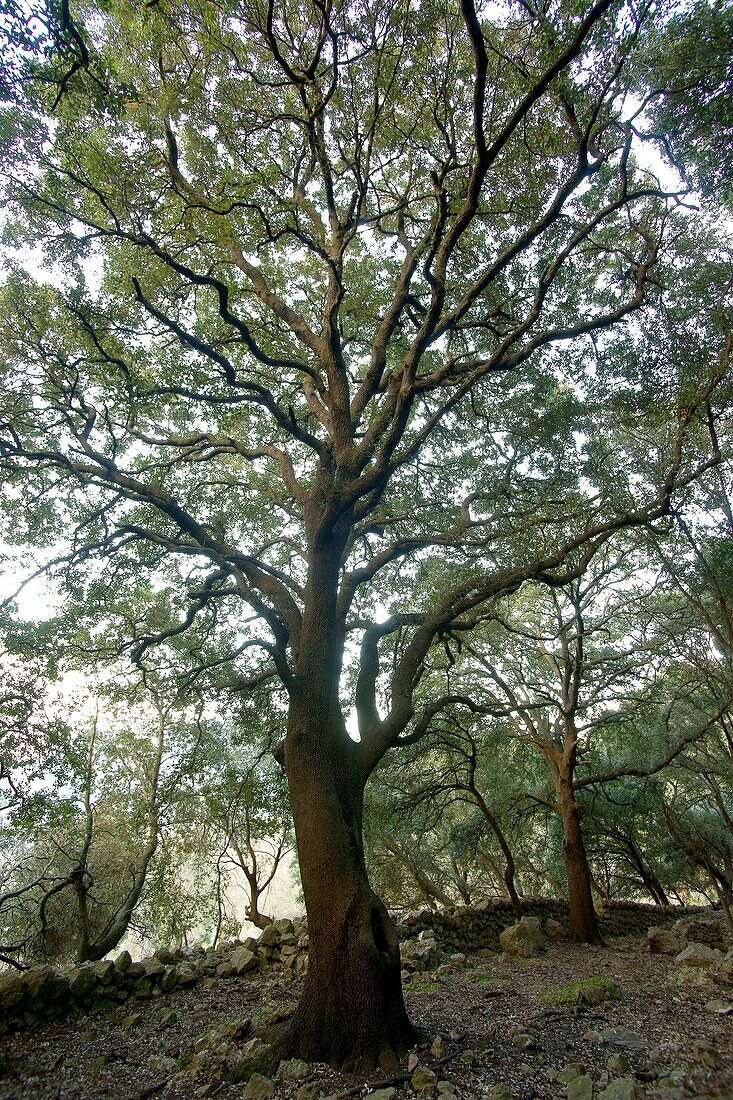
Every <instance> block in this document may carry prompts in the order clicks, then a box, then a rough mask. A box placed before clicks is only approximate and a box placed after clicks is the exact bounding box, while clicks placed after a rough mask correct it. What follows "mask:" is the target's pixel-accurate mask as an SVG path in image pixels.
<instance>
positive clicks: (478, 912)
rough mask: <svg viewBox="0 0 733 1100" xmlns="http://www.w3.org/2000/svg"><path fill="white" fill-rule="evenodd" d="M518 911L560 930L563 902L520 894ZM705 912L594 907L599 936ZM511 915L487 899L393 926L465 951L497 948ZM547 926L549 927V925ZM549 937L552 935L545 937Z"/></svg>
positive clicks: (507, 907) (404, 934)
mask: <svg viewBox="0 0 733 1100" xmlns="http://www.w3.org/2000/svg"><path fill="white" fill-rule="evenodd" d="M522 904H523V908H524V915H525V916H527V917H536V918H537V920H539V921H540V923H541V924H542V925H543V927H546V926H547V922H548V921H551V922H552V921H554V922H556V923H557V924H559V925H560V926H562V928H563V929H566V928H567V924H568V903H567V902H566V901H561V900H558V899H551V898H524V899H523V901H522ZM703 912H706V910H702V909H700V908H687V909H683V908H681V907H680V906H660V905H643V904H640V903H636V902H630V901H611V902H606V903H605V904H604V905H603V906H601V907H600V908H599V909H598V924H599V927H600V931H601V935H602V936H604V937H613V936H627V935H631V934H634V933H637V932H638V933H642V932H646V931H647V930H648V929H649V928H651V927H653V926H654V927H662V928H664V927H667V926H669V925H672V924H674V923H675V921H677V920H679V919H680V917H683V916H684V917H690V918H694V917H695V916H696V915H697V914H700V913H703ZM516 920H517V917H516V915H515V913H514V910H513V909H512V906H511V902H509V901H507V900H505V899H504V898H488V899H487V900H486V901H482V902H479V903H478V904H477V905H474V906H467V905H459V906H456V907H455V908H454V909H424V910H422V911H421V912H420V913H412V914H410V915H409V916H407V917H404V918H403V920H402V922H401V923H400V925H399V928H398V932H399V935H400V939H402V940H407V939H412V938H414V937H415V936H419V935H420V933H421V932H432V933H433V936H434V938H435V940H436V941H437V943H438V945H439V947H440V948H442V950H444V951H447V952H456V951H463V952H470V951H477V950H479V949H480V948H484V947H486V948H493V949H495V950H497V951H498V950H499V946H500V945H499V936H500V935H501V933H502V932H503V931H504V929H505V928H508V927H509V926H510V925H512V924H514V923H515V922H516ZM551 927H552V926H551ZM550 938H554V937H552V936H551V937H550Z"/></svg>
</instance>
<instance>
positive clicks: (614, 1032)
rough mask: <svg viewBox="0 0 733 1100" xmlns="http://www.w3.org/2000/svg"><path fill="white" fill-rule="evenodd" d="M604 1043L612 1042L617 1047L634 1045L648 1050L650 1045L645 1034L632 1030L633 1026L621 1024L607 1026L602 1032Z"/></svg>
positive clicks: (601, 1037) (601, 1036)
mask: <svg viewBox="0 0 733 1100" xmlns="http://www.w3.org/2000/svg"><path fill="white" fill-rule="evenodd" d="M600 1039H601V1042H603V1043H610V1044H611V1046H616V1047H632V1048H635V1049H637V1050H646V1049H647V1048H648V1046H649V1044H648V1042H647V1041H646V1039H645V1038H644V1036H643V1035H639V1033H638V1032H636V1031H632V1030H631V1028H628V1027H624V1025H623V1024H620V1025H619V1026H618V1027H607V1028H604V1029H603V1031H601V1032H600Z"/></svg>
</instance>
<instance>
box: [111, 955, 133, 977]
mask: <svg viewBox="0 0 733 1100" xmlns="http://www.w3.org/2000/svg"><path fill="white" fill-rule="evenodd" d="M131 963H132V955H131V954H130V952H129V951H120V953H119V955H118V956H117V958H116V959H115V970H119V971H120V973H122V974H124V973H125V971H126V970H129V969H130V965H131Z"/></svg>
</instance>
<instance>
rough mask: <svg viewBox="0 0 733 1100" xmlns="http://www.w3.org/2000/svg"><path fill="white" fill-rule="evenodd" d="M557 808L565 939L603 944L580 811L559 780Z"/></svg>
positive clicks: (568, 785) (567, 787) (569, 792)
mask: <svg viewBox="0 0 733 1100" xmlns="http://www.w3.org/2000/svg"><path fill="white" fill-rule="evenodd" d="M557 795H558V805H559V808H560V816H561V818H562V830H563V840H562V853H563V858H564V860H565V870H566V873H567V877H568V938H569V939H570V940H572V941H573V942H574V943H599V944H601V943H603V939H602V937H601V933H600V931H599V929H598V919H597V917H596V910H595V906H594V905H593V893H592V890H591V874H590V867H589V865H588V856H587V855H586V851H585V844H584V843H583V833H582V831H581V828H580V807H579V806H578V804H577V802H576V801H575V798H574V796H573V790H572V786H571V784H570V783H569V782H567V781H566V780H565V779H564V778H561V779H560V783H559V789H558V792H557Z"/></svg>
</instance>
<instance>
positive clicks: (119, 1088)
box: [0, 936, 733, 1100]
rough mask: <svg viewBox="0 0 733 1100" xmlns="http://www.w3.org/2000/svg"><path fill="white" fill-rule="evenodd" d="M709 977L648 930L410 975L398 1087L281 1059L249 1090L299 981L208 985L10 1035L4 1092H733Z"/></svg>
mask: <svg viewBox="0 0 733 1100" xmlns="http://www.w3.org/2000/svg"><path fill="white" fill-rule="evenodd" d="M703 974H704V967H691V966H688V967H685V966H680V965H679V964H677V963H675V960H674V958H673V957H670V956H667V955H662V954H650V953H649V950H648V946H647V942H646V937H644V938H642V937H641V936H634V937H627V938H624V939H622V940H615V941H611V942H610V944H609V946H608V947H605V948H600V947H584V946H572V945H569V944H567V943H556V944H553V945H551V946H550V947H549V949H548V950H547V951H545V952H543V953H541V954H540V955H539V956H538V957H536V958H514V957H507V956H506V955H501V954H499V953H498V952H497V953H486V954H484V955H483V956H480V957H478V956H471V957H469V958H468V960H467V964H466V965H460V963H459V964H458V965H455V964H454V965H451V966H450V967H442V968H441V969H440V970H439V971H437V972H436V971H426V972H422V973H417V974H415V975H413V976H412V977H411V978H410V979H409V981H408V983H407V985H406V989H407V1004H408V1008H409V1011H410V1014H411V1016H412V1018H413V1020H414V1021H415V1022H416V1023H417V1024H418V1025H419V1026H420V1028H421V1029H423V1030H424V1031H425V1032H426V1033H427V1035H428V1036H429V1039H428V1040H426V1042H425V1043H424V1044H423V1045H422V1046H421V1047H420V1048H418V1049H417V1050H416V1051H415V1053H414V1054H413V1055H412V1056H411V1058H410V1062H409V1064H407V1065H405V1067H404V1073H403V1074H402V1075H401V1076H400V1077H397V1078H392V1079H390V1080H384V1079H383V1078H382V1079H380V1077H379V1075H375V1076H374V1077H373V1078H372V1079H370V1080H364V1079H358V1078H355V1077H352V1076H348V1075H345V1074H341V1073H338V1072H336V1071H334V1070H333V1069H331V1068H329V1067H327V1066H324V1065H306V1064H305V1063H285V1064H283V1066H281V1069H280V1071H279V1079H275V1081H274V1082H272V1083H270V1082H269V1081H263V1080H258V1079H256V1078H253V1079H252V1080H251V1081H250V1082H248V1083H246V1084H245V1083H243V1082H241V1081H239V1082H238V1083H228V1082H227V1081H226V1080H224V1079H223V1078H225V1077H226V1076H227V1074H228V1073H229V1071H230V1070H231V1067H232V1064H233V1063H236V1059H237V1058H238V1056H239V1054H240V1053H241V1052H242V1051H243V1050H244V1049H245V1048H246V1044H247V1042H250V1043H251V1042H252V1040H251V1038H249V1037H248V1026H247V1024H246V1023H245V1022H244V1021H249V1020H250V1019H252V1018H255V1019H256V1020H257V1019H259V1020H262V1019H263V1018H265V1017H267V1016H273V1015H276V1014H279V1013H286V1012H287V1011H288V1009H290V1008H291V1007H292V1005H293V1004H294V1002H295V1000H296V998H297V994H298V991H299V986H300V982H301V980H302V979H301V978H300V977H299V976H294V977H291V976H290V975H284V974H283V973H282V972H278V971H276V970H271V971H269V972H266V973H264V974H261V973H259V972H254V973H250V974H247V975H245V976H239V977H237V976H235V975H232V976H231V977H228V978H219V977H210V978H207V979H206V980H205V981H203V982H199V983H198V984H197V985H196V986H195V987H191V988H188V989H183V988H177V989H174V990H172V991H171V992H170V993H161V994H160V996H158V997H156V998H154V999H152V1000H147V1001H141V1002H137V1001H136V1002H129V1003H126V1004H124V1005H121V1006H119V1007H118V1008H116V1009H114V1010H113V1011H112V1012H109V1011H107V1012H105V1013H100V1014H99V1015H88V1016H84V1017H81V1018H77V1019H74V1020H71V1019H67V1020H65V1021H57V1022H54V1023H50V1024H47V1025H44V1026H38V1027H36V1028H34V1029H24V1030H20V1031H17V1032H15V1033H14V1034H11V1035H9V1036H7V1037H6V1038H5V1039H3V1040H2V1041H1V1045H0V1098H1V1100H10V1098H13V1100H31V1098H33V1100H51V1098H54V1100H62V1098H63V1100H103V1098H104V1100H145V1098H147V1097H153V1096H156V1097H162V1098H163V1100H190V1098H192V1097H209V1096H211V1097H218V1098H220V1100H234V1098H235V1097H236V1098H237V1100H243V1098H245V1097H253V1098H259V1097H266V1096H272V1097H274V1098H275V1100H280V1098H282V1100H295V1098H296V1097H297V1098H298V1100H315V1098H319V1097H330V1098H335V1097H340V1098H343V1100H346V1098H347V1097H360V1096H369V1095H371V1096H373V1097H374V1100H391V1098H393V1100H403V1098H404V1100H413V1098H415V1097H416V1096H418V1095H421V1096H424V1097H434V1098H436V1100H439V1098H444V1100H450V1098H451V1096H455V1097H458V1098H459V1100H464V1098H465V1100H469V1098H476V1100H484V1098H486V1100H489V1098H492V1100H499V1098H507V1100H508V1098H512V1100H545V1098H551V1097H568V1098H569V1100H590V1098H591V1097H595V1098H599V1097H600V1098H602V1100H632V1098H648V1100H662V1098H665V1100H674V1098H680V1100H682V1098H687V1097H695V1096H696V1097H702V1096H716V1097H730V1098H733V988H731V989H729V990H726V988H725V987H721V986H720V985H719V984H717V985H713V984H711V983H710V982H707V981H702V976H703ZM573 982H583V983H588V984H586V985H584V986H581V987H580V989H578V988H577V987H570V986H569V985H568V983H573ZM699 983H700V984H699ZM728 994H729V995H728ZM572 1002H579V1003H572ZM594 1002H595V1003H594Z"/></svg>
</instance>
